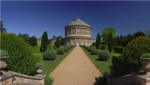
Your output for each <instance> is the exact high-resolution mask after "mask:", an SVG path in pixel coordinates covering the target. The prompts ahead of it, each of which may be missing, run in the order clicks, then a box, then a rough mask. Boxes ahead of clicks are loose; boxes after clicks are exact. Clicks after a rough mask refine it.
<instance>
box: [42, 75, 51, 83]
mask: <svg viewBox="0 0 150 85" xmlns="http://www.w3.org/2000/svg"><path fill="white" fill-rule="evenodd" d="M44 85H52V80H51V79H50V77H49V76H47V75H46V77H45V78H44Z"/></svg>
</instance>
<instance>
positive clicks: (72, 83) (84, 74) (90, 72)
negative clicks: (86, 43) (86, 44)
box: [50, 47, 101, 85]
mask: <svg viewBox="0 0 150 85" xmlns="http://www.w3.org/2000/svg"><path fill="white" fill-rule="evenodd" d="M100 75H101V73H100V72H99V70H98V69H97V68H96V67H95V66H94V64H93V63H92V62H91V61H90V60H89V58H88V57H87V55H86V54H85V53H84V52H83V50H82V49H81V47H75V48H74V49H73V51H72V52H71V53H70V54H69V55H68V56H67V57H66V58H65V59H64V60H63V61H62V62H61V63H60V64H59V65H58V67H57V68H56V69H55V70H54V71H53V72H52V73H51V74H50V76H51V78H53V79H54V81H53V85H93V84H94V82H95V78H96V77H99V76H100Z"/></svg>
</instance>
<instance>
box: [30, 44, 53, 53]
mask: <svg viewBox="0 0 150 85" xmlns="http://www.w3.org/2000/svg"><path fill="white" fill-rule="evenodd" d="M30 47H31V50H32V52H33V53H40V47H41V46H30ZM53 49H54V47H53V46H51V45H48V48H47V50H53Z"/></svg>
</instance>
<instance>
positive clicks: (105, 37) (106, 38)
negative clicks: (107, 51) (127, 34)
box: [102, 27, 115, 44]
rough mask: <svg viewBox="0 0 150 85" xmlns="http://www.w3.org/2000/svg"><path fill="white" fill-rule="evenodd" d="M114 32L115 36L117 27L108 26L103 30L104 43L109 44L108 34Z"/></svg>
mask: <svg viewBox="0 0 150 85" xmlns="http://www.w3.org/2000/svg"><path fill="white" fill-rule="evenodd" d="M110 33H112V35H113V37H114V36H115V28H113V27H106V28H105V29H104V30H103V31H102V39H103V43H104V44H108V36H109V34H110Z"/></svg>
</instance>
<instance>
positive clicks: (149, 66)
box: [140, 58, 150, 73]
mask: <svg viewBox="0 0 150 85" xmlns="http://www.w3.org/2000/svg"><path fill="white" fill-rule="evenodd" d="M140 62H141V66H142V69H143V70H144V71H145V72H146V73H147V72H148V71H150V58H140Z"/></svg>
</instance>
